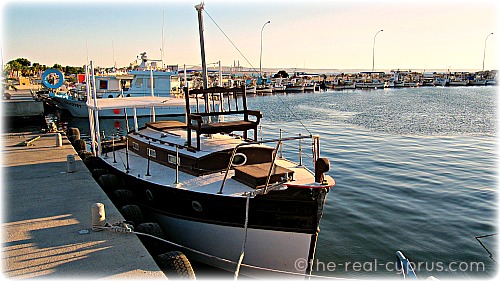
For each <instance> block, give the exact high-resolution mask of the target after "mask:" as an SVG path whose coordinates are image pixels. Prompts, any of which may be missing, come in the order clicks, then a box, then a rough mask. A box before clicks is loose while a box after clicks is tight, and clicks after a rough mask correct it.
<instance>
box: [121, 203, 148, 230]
mask: <svg viewBox="0 0 500 281" xmlns="http://www.w3.org/2000/svg"><path fill="white" fill-rule="evenodd" d="M120 213H121V214H122V216H123V217H124V218H125V220H126V221H130V222H132V223H134V226H135V225H139V224H141V223H142V222H143V221H144V216H143V215H142V212H141V209H140V208H139V206H137V205H125V206H123V207H121V208H120Z"/></svg>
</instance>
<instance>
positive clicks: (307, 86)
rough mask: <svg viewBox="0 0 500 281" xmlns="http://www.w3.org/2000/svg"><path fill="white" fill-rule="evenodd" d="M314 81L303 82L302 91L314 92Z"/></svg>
mask: <svg viewBox="0 0 500 281" xmlns="http://www.w3.org/2000/svg"><path fill="white" fill-rule="evenodd" d="M315 91H316V83H306V84H304V92H315Z"/></svg>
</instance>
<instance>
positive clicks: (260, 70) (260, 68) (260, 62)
mask: <svg viewBox="0 0 500 281" xmlns="http://www.w3.org/2000/svg"><path fill="white" fill-rule="evenodd" d="M268 23H271V21H270V20H268V21H267V22H266V23H265V24H264V25H263V26H262V29H261V30H260V60H259V75H260V77H262V32H264V27H265V26H266V25H267V24H268Z"/></svg>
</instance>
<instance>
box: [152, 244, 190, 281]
mask: <svg viewBox="0 0 500 281" xmlns="http://www.w3.org/2000/svg"><path fill="white" fill-rule="evenodd" d="M157 263H158V266H159V267H160V269H161V270H162V271H163V272H164V273H165V275H167V277H168V278H172V279H192V280H195V279H196V276H195V274H194V270H193V267H192V266H191V263H190V262H189V260H188V258H187V257H186V256H185V255H184V254H183V253H182V252H179V251H172V252H167V253H164V254H161V255H158V256H157Z"/></svg>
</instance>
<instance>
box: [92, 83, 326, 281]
mask: <svg viewBox="0 0 500 281" xmlns="http://www.w3.org/2000/svg"><path fill="white" fill-rule="evenodd" d="M186 90H187V89H186ZM187 93H188V94H187V95H186V116H187V122H185V123H184V122H179V121H158V122H150V123H147V124H146V126H145V127H143V128H139V125H138V124H137V118H134V129H133V130H131V131H130V132H128V134H127V135H126V139H125V141H124V142H122V143H121V144H117V143H115V144H113V145H111V146H109V144H108V146H107V147H104V146H103V147H101V144H100V143H101V141H100V139H99V134H98V133H96V132H97V131H98V130H97V128H96V127H95V126H94V127H92V131H93V132H94V133H92V134H91V135H92V136H93V138H94V140H93V142H92V143H94V141H95V142H96V143H97V144H98V148H99V149H97V150H96V151H97V153H96V156H97V158H96V159H98V161H96V162H98V163H99V164H98V166H100V167H101V168H104V169H106V170H107V171H109V173H111V174H113V175H114V176H116V177H118V178H119V179H121V180H122V181H123V182H125V183H127V184H126V186H125V188H126V189H127V190H129V191H130V192H132V193H133V194H134V199H135V200H136V202H137V205H138V206H139V207H140V209H141V210H142V211H143V212H145V213H148V214H151V216H152V217H154V218H155V221H157V222H158V223H159V224H160V225H161V227H162V230H163V232H164V233H165V236H166V238H167V239H168V240H170V241H172V242H174V243H177V244H180V245H183V246H185V247H187V248H186V249H191V250H187V252H185V254H186V255H188V256H189V258H190V259H194V260H198V261H201V262H203V263H206V264H209V265H211V266H215V267H219V268H222V269H226V270H230V271H233V270H234V269H235V266H234V264H232V263H227V262H225V261H224V260H229V261H234V262H237V261H238V259H239V257H240V256H243V255H242V248H243V249H245V250H244V259H243V266H242V267H241V271H240V272H241V274H246V275H250V276H255V274H256V275H259V274H264V276H265V275H266V274H268V273H269V271H265V270H262V269H263V268H266V269H272V270H277V271H280V272H282V273H283V272H292V273H299V274H307V273H309V272H310V269H311V267H312V264H309V266H308V267H296V266H295V263H296V261H297V260H300V259H303V260H306V261H310V260H314V254H315V248H316V241H317V238H318V232H319V228H318V227H319V222H320V219H321V216H322V214H323V208H324V204H325V200H326V196H327V193H328V191H329V190H330V188H331V187H333V186H334V184H335V181H334V180H333V179H332V178H331V177H330V176H328V175H326V172H328V170H329V161H328V160H327V159H325V158H321V157H320V154H319V152H320V144H319V136H314V135H305V136H292V137H280V138H277V139H270V140H260V141H259V140H258V137H257V131H258V130H257V127H258V125H259V123H260V120H261V118H262V114H261V113H260V111H256V110H249V109H248V105H247V101H246V91H245V87H242V88H231V89H225V88H208V89H202V90H193V91H188V92H187ZM190 96H192V97H193V98H194V99H197V98H198V97H200V96H204V99H202V100H200V101H198V102H200V103H204V104H205V106H204V107H203V108H207V109H210V110H211V111H207V110H203V109H202V111H196V112H193V113H192V111H191V107H190V101H191V100H190V99H189V97H190ZM116 100H118V99H116ZM123 100H127V98H124V99H123ZM210 104H218V106H214V107H212V106H209V105H210ZM112 106H113V105H109V107H112ZM158 106H159V104H158V103H155V102H152V103H151V107H158ZM120 107H123V108H125V107H132V108H135V107H137V104H135V105H134V104H129V105H126V104H123V105H120ZM141 107H142V105H141ZM144 107H145V108H146V107H147V106H146V105H145V104H144ZM90 108H91V110H92V111H93V114H91V116H96V114H95V112H98V111H99V110H101V109H106V107H104V106H101V107H100V108H98V107H93V106H90ZM134 111H135V110H134ZM97 115H98V114H97ZM220 116H224V117H225V120H224V121H222V122H219V120H220V118H218V117H220ZM90 123H91V124H92V120H91V122H90ZM96 124H98V123H97V122H96ZM235 132H242V135H236V134H235ZM306 140H310V141H311V145H312V151H313V154H312V155H311V156H312V159H313V163H312V165H311V167H314V171H311V170H310V169H309V168H307V166H305V165H304V163H302V160H301V153H302V152H301V151H302V145H303V143H304V142H305V141H306ZM284 142H296V143H297V142H298V146H299V147H300V149H299V150H298V151H297V153H298V155H299V160H298V161H297V162H296V161H292V160H290V159H287V158H284V157H282V156H281V155H279V154H278V151H279V150H280V147H283V148H285V147H289V146H282V144H283V143H284ZM101 151H108V152H111V151H113V157H105V156H104V154H103V152H101ZM285 154H286V155H291V154H288V153H285ZM116 159H119V160H120V161H116ZM242 246H243V247H242ZM200 253H205V254H200ZM214 257H217V258H214ZM222 259H223V260H222Z"/></svg>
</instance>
